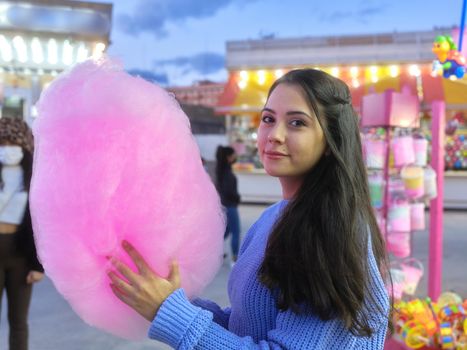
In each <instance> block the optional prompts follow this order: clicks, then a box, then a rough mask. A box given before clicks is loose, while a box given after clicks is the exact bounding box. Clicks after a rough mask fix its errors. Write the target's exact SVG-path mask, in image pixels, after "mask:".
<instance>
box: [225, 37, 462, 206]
mask: <svg viewBox="0 0 467 350" xmlns="http://www.w3.org/2000/svg"><path fill="white" fill-rule="evenodd" d="M459 32H460V30H459V28H443V29H439V30H438V29H437V30H433V31H429V32H416V33H391V34H378V35H373V36H346V37H324V38H303V39H302V40H299V39H289V40H286V39H284V40H279V39H274V40H269V41H267V40H264V41H251V40H250V41H245V42H232V43H229V44H228V45H227V66H228V68H229V70H230V74H229V80H228V82H227V84H226V88H225V90H224V94H223V95H222V96H221V98H220V100H219V103H218V107H217V108H216V112H217V113H220V114H224V115H226V120H227V130H228V135H229V141H230V143H231V144H232V145H233V146H234V147H236V148H237V151H238V152H239V154H240V158H239V160H240V162H239V163H238V165H237V174H238V175H239V176H240V177H241V180H240V181H239V187H240V188H239V189H240V192H242V188H245V189H247V188H252V187H255V188H256V193H249V192H248V193H241V194H242V197H243V198H244V200H245V201H257V198H258V197H261V193H268V194H269V193H275V194H279V196H276V195H274V196H269V195H268V198H266V197H264V198H263V200H260V201H265V202H269V201H270V200H276V199H278V198H280V192H279V191H278V189H277V188H278V186H279V185H278V183H277V182H275V183H274V187H266V186H261V185H259V186H253V185H252V183H260V182H261V181H258V179H259V178H260V177H261V174H263V175H264V176H263V177H264V178H265V177H266V175H265V174H264V172H262V169H261V164H260V162H259V159H258V155H257V153H256V146H255V144H256V132H255V130H256V128H257V126H258V123H259V111H260V109H261V108H262V106H263V104H264V102H265V101H266V97H267V91H268V88H269V86H270V85H271V84H272V82H273V81H274V80H275V79H277V78H278V77H280V76H282V75H283V74H284V73H285V72H286V71H288V70H290V69H293V68H298V67H312V68H318V69H322V70H324V71H326V72H328V73H330V74H332V75H334V76H336V77H339V78H340V79H342V80H344V81H345V82H346V83H347V84H348V85H349V87H350V88H351V93H352V101H353V105H354V107H355V109H356V110H357V112H358V113H360V112H361V104H362V99H363V97H364V96H366V95H368V94H372V93H382V92H384V91H386V90H393V91H395V92H401V91H408V92H410V93H411V94H413V95H415V96H418V98H419V101H420V112H421V114H422V118H421V125H420V132H421V133H422V134H424V135H425V137H426V139H427V140H428V141H429V144H428V148H430V147H431V144H430V143H431V122H432V110H431V104H432V102H433V101H444V102H445V117H446V124H447V125H448V129H449V130H447V137H446V161H445V164H446V169H445V170H446V171H445V177H446V182H445V187H446V193H445V197H444V206H445V207H446V208H467V192H465V193H464V192H462V191H459V188H465V189H466V191H467V150H466V135H465V133H466V121H465V120H466V118H467V79H466V77H461V78H457V77H456V78H455V79H454V78H452V79H446V78H443V77H442V76H439V75H438V76H437V75H436V74H435V73H434V72H433V59H434V58H435V56H434V53H433V52H432V47H433V43H434V41H435V38H436V37H437V36H441V35H445V34H446V33H451V34H452V37H453V38H456V37H459ZM286 49H287V52H286V51H285V50H286ZM311 49H313V50H311ZM300 50H301V51H300ZM295 51H296V52H295ZM299 51H300V52H301V55H302V56H301V57H302V58H301V59H300V60H298V59H297V57H298V55H299ZM375 51H378V52H380V53H378V54H375ZM464 51H465V49H464ZM247 54H248V55H247ZM262 55H264V56H262ZM266 55H267V57H266ZM271 57H272V58H271ZM274 58H275V61H276V62H274ZM242 180H244V181H242ZM245 181H247V182H249V183H245ZM459 184H461V186H460V187H459Z"/></svg>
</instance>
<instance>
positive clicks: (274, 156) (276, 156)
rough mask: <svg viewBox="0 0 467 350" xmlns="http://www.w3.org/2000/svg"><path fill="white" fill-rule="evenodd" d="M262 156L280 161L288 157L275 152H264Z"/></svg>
mask: <svg viewBox="0 0 467 350" xmlns="http://www.w3.org/2000/svg"><path fill="white" fill-rule="evenodd" d="M264 155H265V156H266V157H267V158H269V159H282V158H284V157H287V156H288V155H287V154H285V153H282V152H275V151H265V152H264Z"/></svg>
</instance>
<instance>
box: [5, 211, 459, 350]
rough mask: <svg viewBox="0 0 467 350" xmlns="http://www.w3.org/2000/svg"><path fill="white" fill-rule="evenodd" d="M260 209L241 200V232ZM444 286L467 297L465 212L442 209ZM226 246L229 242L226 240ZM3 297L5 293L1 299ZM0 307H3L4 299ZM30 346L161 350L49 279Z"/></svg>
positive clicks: (36, 302) (423, 239)
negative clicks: (98, 319) (65, 294)
mask: <svg viewBox="0 0 467 350" xmlns="http://www.w3.org/2000/svg"><path fill="white" fill-rule="evenodd" d="M264 209H265V206H264V205H241V206H240V218H241V227H242V233H243V234H244V233H245V232H246V231H247V229H248V228H249V227H250V226H251V224H252V223H253V222H254V221H255V220H256V219H257V218H258V217H259V215H260V213H261V212H262V211H263V210H264ZM443 243H444V250H443V251H444V254H443V282H442V283H443V291H448V290H452V291H455V292H457V293H458V294H460V295H461V296H462V297H463V298H467V269H466V265H467V211H446V212H445V213H444V240H443ZM412 245H413V256H414V257H415V258H417V259H419V260H420V261H422V262H423V263H424V265H425V268H427V266H428V263H427V261H428V231H422V232H417V233H415V234H414V235H413V242H412ZM225 250H226V251H229V249H228V242H225ZM229 272H230V260H229V258H227V259H226V260H225V261H224V264H223V265H222V267H221V268H220V270H219V272H218V274H217V276H216V277H215V279H214V280H213V281H212V283H211V284H210V285H209V286H208V287H207V288H206V289H205V291H204V293H203V294H202V296H201V297H203V298H208V299H211V300H213V301H215V302H217V303H218V304H219V305H221V306H224V307H225V306H227V305H228V304H229V302H228V297H227V293H226V290H227V280H228V276H229ZM426 294H427V278H426V274H425V275H424V276H423V278H422V280H421V282H420V285H419V287H418V289H417V292H416V295H417V296H426ZM3 299H5V298H3ZM2 310H6V305H5V300H3V303H2ZM5 314H6V312H5V311H3V312H2V315H1V321H0V349H8V346H7V322H6V315H5ZM29 320H30V322H29V326H30V350H166V349H169V347H168V346H166V345H164V344H161V343H159V342H155V341H151V340H144V341H139V342H135V341H127V340H123V339H120V338H118V337H115V336H113V335H110V334H108V333H105V332H103V331H100V330H98V329H96V328H93V327H91V326H89V325H87V324H86V323H84V322H83V321H82V320H81V319H80V318H79V317H78V316H77V315H76V314H75V313H74V311H73V310H72V309H71V308H70V306H69V305H68V303H67V302H66V301H65V300H64V299H63V298H62V297H61V295H60V294H59V293H58V292H57V291H56V290H55V288H54V286H53V284H52V283H51V281H50V280H49V279H47V278H46V279H45V280H44V281H42V282H40V283H38V284H37V285H36V286H35V288H34V292H33V298H32V303H31V310H30V318H29Z"/></svg>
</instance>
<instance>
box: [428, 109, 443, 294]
mask: <svg viewBox="0 0 467 350" xmlns="http://www.w3.org/2000/svg"><path fill="white" fill-rule="evenodd" d="M431 111H432V117H431V135H432V138H431V149H432V150H431V166H432V168H433V169H434V171H435V172H436V179H437V180H436V182H437V184H436V185H437V186H436V187H437V196H436V198H434V199H432V200H431V201H430V250H429V252H430V253H429V254H430V255H429V261H428V271H429V275H428V295H429V296H430V298H431V299H432V300H433V301H436V300H438V297H439V295H440V294H441V281H442V271H443V199H444V133H445V131H444V127H445V113H446V112H445V111H446V105H445V103H444V101H433V103H432V105H431Z"/></svg>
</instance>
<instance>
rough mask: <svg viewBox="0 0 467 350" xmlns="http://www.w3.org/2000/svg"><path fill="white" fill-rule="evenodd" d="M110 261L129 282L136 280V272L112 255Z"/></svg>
mask: <svg viewBox="0 0 467 350" xmlns="http://www.w3.org/2000/svg"><path fill="white" fill-rule="evenodd" d="M110 262H111V263H112V265H113V266H114V267H115V268H116V269H117V271H118V272H120V273H121V274H122V275H123V276H125V278H126V279H127V280H128V281H129V282H130V283H133V284H134V283H136V282H137V279H138V274H136V273H134V272H133V270H131V269H130V268H129V267H128V266H127V265H125V264H124V263H122V262H121V261H120V260H118V259H116V258H113V257H112V258H110Z"/></svg>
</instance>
